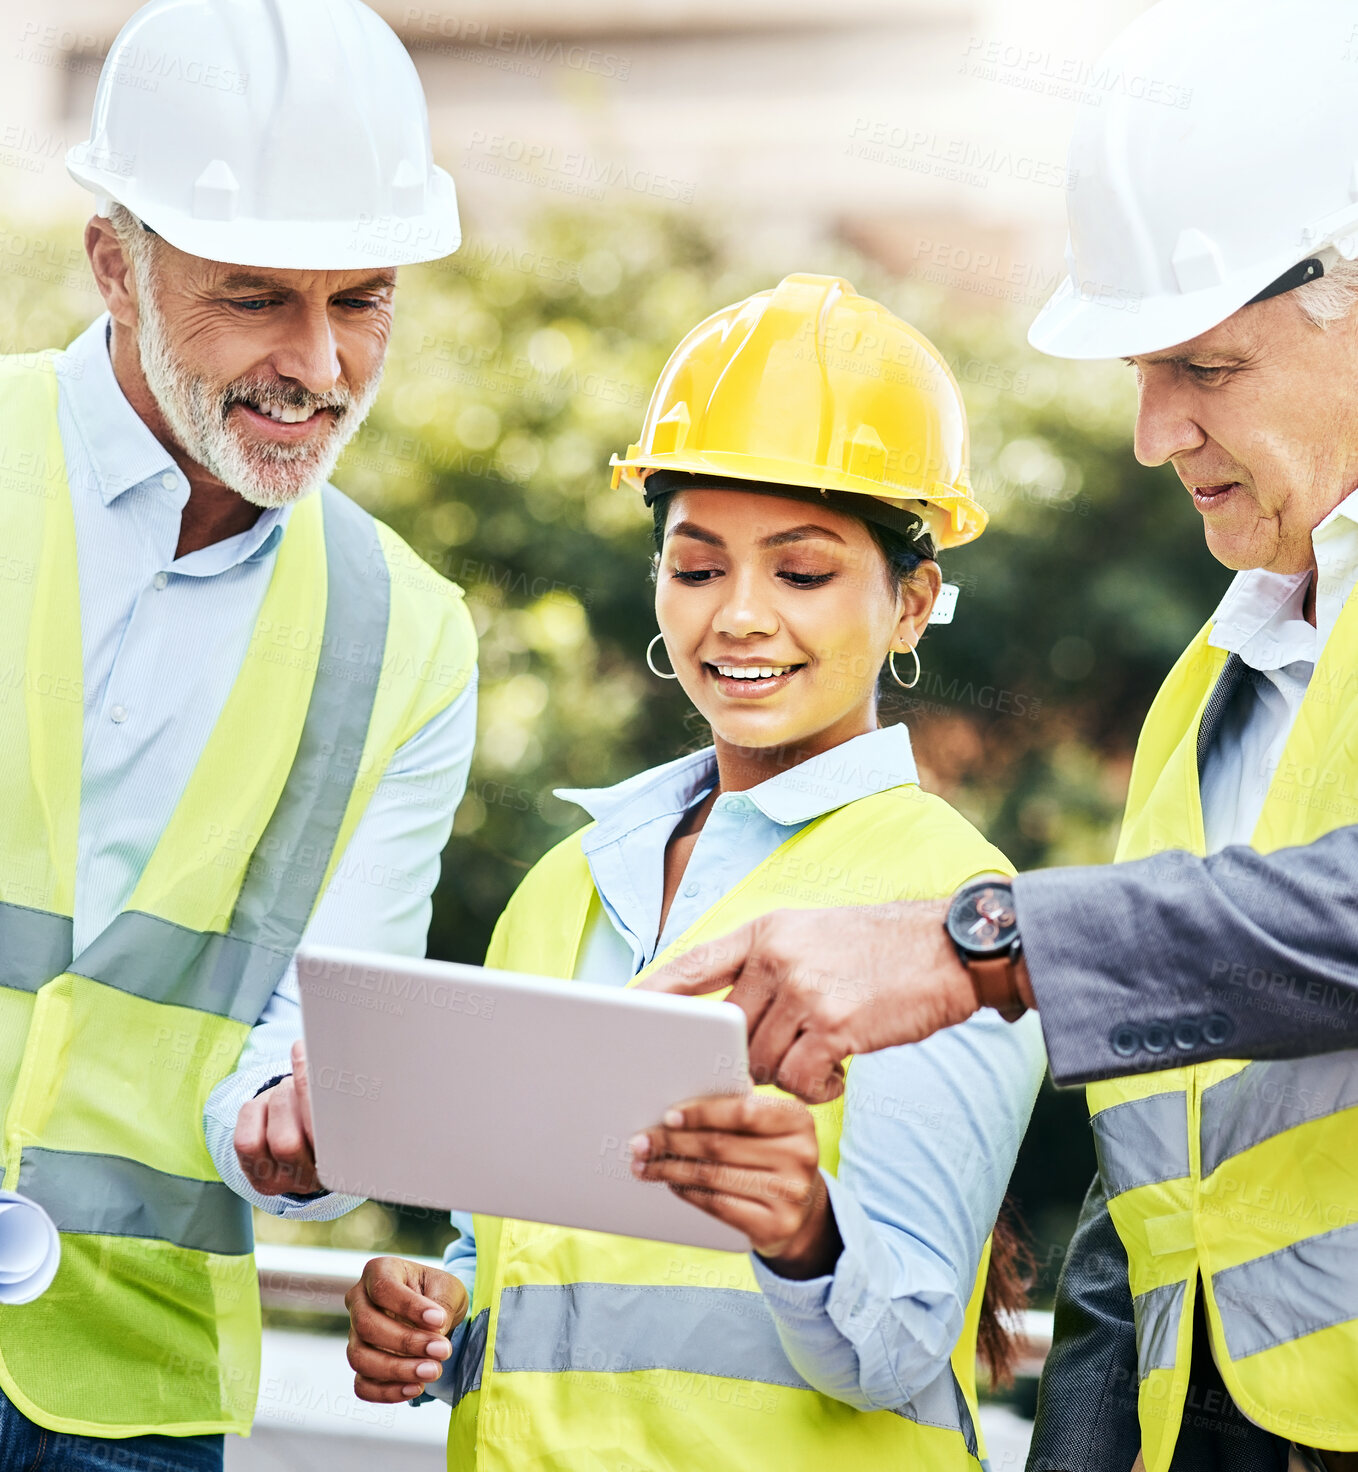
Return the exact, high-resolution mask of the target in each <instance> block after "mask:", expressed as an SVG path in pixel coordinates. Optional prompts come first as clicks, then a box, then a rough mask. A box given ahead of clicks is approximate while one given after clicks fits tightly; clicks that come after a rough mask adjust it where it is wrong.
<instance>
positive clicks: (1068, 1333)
mask: <svg viewBox="0 0 1358 1472" xmlns="http://www.w3.org/2000/svg"><path fill="white" fill-rule="evenodd" d="M1136 1394H1137V1380H1136V1328H1135V1325H1134V1323H1133V1319H1132V1295H1131V1290H1130V1289H1129V1288H1128V1286H1127V1254H1126V1251H1125V1250H1124V1248H1123V1246H1122V1241H1121V1239H1120V1238H1119V1237H1118V1234H1117V1229H1116V1228H1115V1227H1114V1226H1113V1222H1112V1218H1111V1217H1110V1216H1109V1215H1108V1207H1107V1205H1106V1204H1105V1202H1104V1199H1103V1191H1102V1189H1101V1187H1100V1185H1099V1178H1098V1177H1097V1176H1095V1177H1094V1181H1093V1184H1092V1185H1091V1186H1090V1188H1089V1193H1088V1195H1086V1197H1085V1203H1084V1207H1083V1209H1082V1210H1081V1212H1080V1221H1079V1225H1078V1226H1077V1227H1076V1228H1075V1235H1074V1236H1073V1237H1072V1238H1071V1239H1070V1246H1069V1248H1068V1249H1067V1253H1066V1261H1065V1264H1064V1265H1063V1267H1062V1269H1061V1281H1060V1283H1059V1284H1058V1285H1057V1289H1056V1315H1055V1325H1054V1328H1053V1333H1052V1349H1051V1353H1050V1354H1049V1355H1048V1356H1047V1363H1046V1365H1045V1366H1044V1368H1043V1371H1042V1383H1041V1385H1040V1387H1039V1389H1038V1398H1037V1420H1036V1422H1035V1423H1034V1426H1033V1439H1032V1443H1031V1446H1030V1449H1029V1452H1028V1472H1105V1469H1108V1472H1129V1469H1130V1468H1131V1465H1132V1463H1133V1462H1134V1461H1135V1460H1136V1454H1137V1452H1138V1451H1139V1450H1140V1448H1141V1432H1140V1428H1139V1427H1138V1425H1137V1416H1136Z"/></svg>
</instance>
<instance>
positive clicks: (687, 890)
mask: <svg viewBox="0 0 1358 1472" xmlns="http://www.w3.org/2000/svg"><path fill="white" fill-rule="evenodd" d="M697 893H698V885H696V884H695V883H694V882H693V880H691V879H690V880H689V882H688V883H687V884H686V885H685V886H684V898H685V899H686V900H691V899H692V898H693V896H694V895H695V894H697Z"/></svg>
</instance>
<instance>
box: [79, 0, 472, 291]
mask: <svg viewBox="0 0 1358 1472" xmlns="http://www.w3.org/2000/svg"><path fill="white" fill-rule="evenodd" d="M66 167H67V169H68V170H69V171H70V174H71V177H72V178H74V179H75V180H76V181H77V182H78V183H80V184H83V185H84V186H85V188H86V189H91V190H93V191H94V193H95V194H96V195H97V196H99V198H100V200H101V201H107V200H109V199H113V200H117V202H118V203H119V204H122V205H124V206H125V207H126V208H127V209H128V210H130V211H131V212H132V213H133V214H134V215H136V216H137V217H138V218H139V219H140V220H141V221H142V222H143V223H144V224H146V225H147V226H149V227H150V228H151V229H152V230H154V231H155V232H156V233H157V234H158V235H162V236H164V237H165V239H166V240H168V241H169V242H170V244H171V245H174V246H177V247H178V248H179V249H180V250H182V251H187V252H188V253H189V254H191V255H195V256H203V257H206V258H207V259H209V260H214V261H227V262H231V263H233V264H236V265H242V266H263V267H273V268H275V269H292V270H313V271H321V270H361V269H365V268H368V267H382V266H394V265H400V264H403V263H406V262H413V261H430V260H435V259H437V258H438V257H440V256H445V255H448V254H449V253H450V252H452V251H455V250H456V249H457V247H458V244H459V242H460V241H461V238H462V237H461V232H460V230H459V227H458V219H457V196H456V194H455V192H454V189H453V181H452V179H450V178H449V176H448V175H447V174H446V173H445V172H444V171H443V170H442V169H440V168H437V167H436V166H435V164H434V162H433V158H432V150H431V146H430V141H429V119H428V114H427V112H426V110H425V103H424V92H423V90H422V89H421V87H420V80H419V77H418V75H417V74H416V71H415V66H414V63H413V62H412V61H411V59H410V57H409V55H408V54H407V53H406V50H405V47H403V46H402V45H401V43H400V41H399V40H398V39H397V37H396V34H395V32H394V31H393V30H392V29H391V27H390V26H388V25H387V23H386V22H385V21H384V20H382V19H381V17H380V16H378V15H376V14H375V13H374V12H373V11H371V10H369V9H368V7H367V6H366V5H362V4H360V3H359V0H151V3H150V4H149V5H143V6H142V7H141V9H140V10H138V11H137V12H136V13H135V14H134V15H133V16H132V18H131V20H129V21H128V22H127V24H126V25H125V26H124V27H123V28H122V30H121V31H119V33H118V36H117V39H116V40H115V41H114V43H113V46H112V48H111V49H110V51H109V54H108V56H107V58H106V59H105V61H104V67H103V70H102V71H101V72H100V74H99V86H98V89H97V90H96V92H95V97H94V116H93V119H92V122H91V126H90V137H89V139H88V141H87V142H85V143H78V144H76V146H75V147H74V148H72V149H71V150H70V152H69V153H68V154H67V155H66ZM99 208H100V209H101V210H106V209H107V204H106V203H102V202H101V204H100V206H99Z"/></svg>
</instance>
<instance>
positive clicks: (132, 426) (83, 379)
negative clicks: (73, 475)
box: [57, 312, 188, 506]
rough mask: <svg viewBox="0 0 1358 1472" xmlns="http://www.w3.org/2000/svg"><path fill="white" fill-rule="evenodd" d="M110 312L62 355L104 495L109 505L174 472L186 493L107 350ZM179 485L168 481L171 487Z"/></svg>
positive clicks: (68, 391)
mask: <svg viewBox="0 0 1358 1472" xmlns="http://www.w3.org/2000/svg"><path fill="white" fill-rule="evenodd" d="M108 332H109V315H108V313H107V312H105V313H104V315H103V316H102V317H100V318H98V320H97V321H94V322H92V323H91V324H90V325H89V326H88V327H87V328H86V329H85V330H84V332H82V333H81V334H80V336H79V337H77V338H76V340H75V341H74V342H73V343H72V344H71V345H70V347H68V348H67V349H66V351H65V353H63V354H61V355H60V357H59V358H58V360H57V372H58V373H59V374H60V375H61V379H62V386H63V389H64V391H65V395H66V402H67V404H68V405H69V406H70V410H71V413H72V414H73V415H74V417H75V421H76V425H77V426H78V428H79V430H80V435H81V438H82V439H83V440H84V442H85V449H86V452H87V453H88V455H89V459H90V465H91V466H92V467H93V469H94V475H95V480H96V482H97V486H98V490H99V494H100V496H101V497H102V498H103V501H104V504H105V505H106V506H107V505H109V504H110V503H111V502H112V501H115V500H117V498H118V497H119V496H121V495H122V493H123V492H124V491H128V490H131V489H132V487H133V486H136V485H140V484H141V483H142V482H143V481H145V480H149V479H150V478H151V477H152V476H165V475H170V476H172V477H173V478H174V485H178V486H179V487H180V489H181V490H182V491H183V492H184V493H185V495H186V496H187V491H188V486H187V483H186V482H185V481H184V475H183V472H182V471H181V470H180V469H179V467H178V466H177V465H176V464H175V463H174V459H173V457H172V456H171V454H170V452H169V451H168V450H167V449H166V448H165V446H164V445H162V444H161V443H160V441H159V440H158V439H157V438H156V437H155V435H153V434H152V433H151V431H150V430H149V429H148V428H147V426H146V423H145V421H144V420H143V419H142V418H141V416H140V415H139V414H138V413H137V411H136V410H135V409H134V408H133V407H132V405H131V404H129V403H128V401H127V396H126V395H125V394H124V393H123V390H122V386H121V385H120V384H119V382H118V379H117V377H116V375H115V374H114V372H113V362H112V360H111V359H110V357H109V350H108ZM174 485H172V484H170V483H167V484H166V487H165V488H166V489H167V490H169V489H173V488H174Z"/></svg>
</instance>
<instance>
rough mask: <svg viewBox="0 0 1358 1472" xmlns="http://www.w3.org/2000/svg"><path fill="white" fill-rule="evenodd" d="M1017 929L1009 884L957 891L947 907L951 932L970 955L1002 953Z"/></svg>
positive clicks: (1012, 893)
mask: <svg viewBox="0 0 1358 1472" xmlns="http://www.w3.org/2000/svg"><path fill="white" fill-rule="evenodd" d="M1017 933H1018V916H1017V915H1016V914H1015V913H1014V892H1013V891H1012V890H1011V889H1010V888H1009V886H1008V885H1007V884H993V885H990V884H987V885H977V887H976V888H975V889H972V890H968V891H966V892H965V893H964V894H960V895H958V896H957V898H956V899H955V900H954V901H953V903H952V908H951V909H950V910H949V911H948V934H949V935H950V936H952V938H953V941H954V942H955V943H956V944H957V945H958V946H960V947H961V949H962V950H964V951H966V952H967V953H968V954H969V955H973V956H994V955H999V954H1000V953H1001V952H1003V951H1004V950H1005V949H1006V948H1007V947H1008V946H1009V945H1010V944H1011V943H1012V942H1013V939H1014V936H1015V935H1016V934H1017Z"/></svg>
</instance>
